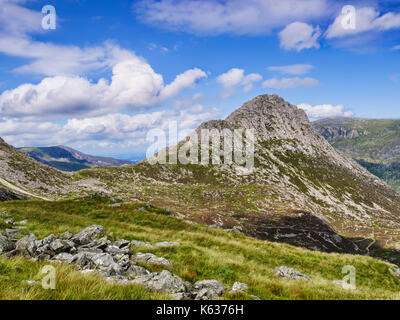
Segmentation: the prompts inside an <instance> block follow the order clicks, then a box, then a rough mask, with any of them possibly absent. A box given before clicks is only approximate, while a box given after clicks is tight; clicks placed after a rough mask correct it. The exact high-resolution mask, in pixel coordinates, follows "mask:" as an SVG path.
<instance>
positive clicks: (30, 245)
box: [15, 233, 37, 257]
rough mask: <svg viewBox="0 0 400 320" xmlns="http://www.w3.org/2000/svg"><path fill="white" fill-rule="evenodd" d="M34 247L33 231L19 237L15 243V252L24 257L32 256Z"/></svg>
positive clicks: (35, 246)
mask: <svg viewBox="0 0 400 320" xmlns="http://www.w3.org/2000/svg"><path fill="white" fill-rule="evenodd" d="M36 248H37V245H36V238H35V235H34V234H33V233H30V234H29V235H28V236H25V237H23V238H21V239H19V240H18V241H17V242H16V244H15V249H16V251H17V253H18V254H20V255H22V256H25V257H32V256H34V254H35V251H36Z"/></svg>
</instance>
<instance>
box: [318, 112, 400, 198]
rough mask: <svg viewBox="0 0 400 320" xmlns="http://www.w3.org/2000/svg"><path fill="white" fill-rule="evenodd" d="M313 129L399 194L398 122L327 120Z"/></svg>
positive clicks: (386, 120) (399, 130) (399, 136)
mask: <svg viewBox="0 0 400 320" xmlns="http://www.w3.org/2000/svg"><path fill="white" fill-rule="evenodd" d="M312 125H313V127H314V129H315V130H316V131H318V132H319V133H320V134H321V135H322V136H323V137H324V138H325V139H327V140H328V141H329V142H330V143H331V144H332V146H334V147H335V148H336V149H338V150H340V151H342V152H344V153H346V154H347V155H349V156H351V157H352V158H354V159H355V160H357V162H358V163H360V164H361V165H362V166H363V167H365V168H366V169H368V170H369V171H370V172H372V173H373V174H374V175H376V176H378V177H379V178H381V179H383V180H385V181H386V182H388V183H389V184H390V185H392V186H393V187H394V188H395V189H396V190H397V191H398V192H400V119H364V118H329V119H323V120H318V121H314V122H313V123H312Z"/></svg>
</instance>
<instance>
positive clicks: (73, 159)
mask: <svg viewBox="0 0 400 320" xmlns="http://www.w3.org/2000/svg"><path fill="white" fill-rule="evenodd" d="M20 150H21V151H23V152H25V153H27V154H28V155H29V156H31V157H32V158H33V159H35V160H36V161H39V162H41V163H43V164H46V165H48V166H50V167H53V168H56V169H58V170H62V171H78V170H82V169H88V168H93V167H105V166H122V165H124V164H132V162H130V161H127V160H118V159H114V158H108V157H97V156H91V155H87V154H84V153H82V152H80V151H77V150H75V149H72V148H69V147H65V146H56V147H25V148H20Z"/></svg>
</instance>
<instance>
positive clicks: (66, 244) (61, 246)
mask: <svg viewBox="0 0 400 320" xmlns="http://www.w3.org/2000/svg"><path fill="white" fill-rule="evenodd" d="M49 246H50V249H51V250H53V251H54V252H55V253H56V254H57V253H60V252H68V251H69V250H70V249H72V248H74V243H73V242H72V241H68V240H61V239H56V240H54V241H52V242H51V243H50V244H49Z"/></svg>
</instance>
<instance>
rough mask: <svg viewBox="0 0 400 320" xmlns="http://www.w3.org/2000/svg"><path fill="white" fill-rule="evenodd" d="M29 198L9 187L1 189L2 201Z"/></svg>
mask: <svg viewBox="0 0 400 320" xmlns="http://www.w3.org/2000/svg"><path fill="white" fill-rule="evenodd" d="M26 199H27V198H26V197H24V196H21V195H19V194H16V193H14V192H12V191H10V190H7V189H0V201H11V200H26Z"/></svg>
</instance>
